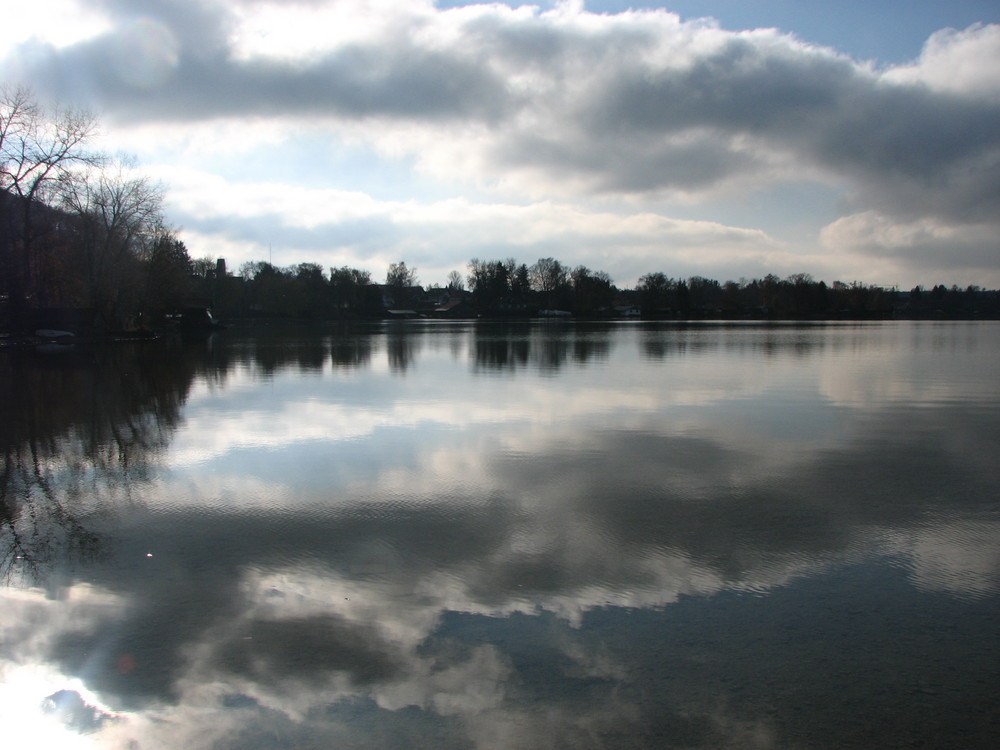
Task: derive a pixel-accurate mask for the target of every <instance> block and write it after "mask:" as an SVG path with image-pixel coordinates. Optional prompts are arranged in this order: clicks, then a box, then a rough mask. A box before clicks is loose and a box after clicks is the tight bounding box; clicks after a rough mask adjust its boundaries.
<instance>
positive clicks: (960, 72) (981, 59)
mask: <svg viewBox="0 0 1000 750" xmlns="http://www.w3.org/2000/svg"><path fill="white" fill-rule="evenodd" d="M997 60H1000V26H997V25H988V26H987V25H982V24H975V25H973V26H970V27H969V28H967V29H961V30H959V29H942V30H941V31H938V32H936V33H935V34H932V35H931V37H930V38H929V39H928V40H927V43H926V44H925V45H924V49H923V52H922V53H921V55H920V59H919V60H917V61H916V62H915V63H914V64H912V65H905V66H899V67H897V68H894V69H891V70H889V71H887V72H886V74H885V78H886V79H888V80H891V81H897V82H901V83H925V84H927V85H928V86H930V87H931V88H933V89H935V90H938V91H943V92H947V93H953V94H961V95H963V96H969V97H975V98H979V97H985V98H989V99H991V100H992V101H994V102H996V101H1000V66H998V65H997Z"/></svg>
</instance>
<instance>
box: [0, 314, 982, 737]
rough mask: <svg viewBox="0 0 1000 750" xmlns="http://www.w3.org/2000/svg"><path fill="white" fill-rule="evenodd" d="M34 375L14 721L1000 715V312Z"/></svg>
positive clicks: (34, 727) (608, 725)
mask: <svg viewBox="0 0 1000 750" xmlns="http://www.w3.org/2000/svg"><path fill="white" fill-rule="evenodd" d="M0 384H2V387H3V394H4V396H3V404H2V411H0V435H2V441H3V446H4V450H5V462H4V467H3V475H2V492H3V504H2V506H0V510H2V518H0V573H2V586H0V683H2V684H0V721H2V724H0V725H2V727H3V734H4V737H5V743H7V742H9V743H10V746H11V747H59V748H76V747H81V748H101V749H104V748H128V749H130V750H138V749H140V748H141V750H157V749H160V748H184V749H185V750H209V749H210V748H211V749H212V750H228V749H230V748H232V749H233V750H235V749H237V748H239V749H240V750H253V749H255V748H323V749H326V748H372V749H374V748H380V749H384V748H435V749H450V748H477V749H494V748H518V749H528V750H534V749H536V748H537V749H543V748H544V749H549V748H831V749H833V748H837V749H843V748H865V750H871V749H873V748H915V747H921V748H963V749H968V748H991V749H992V748H993V747H995V746H996V741H997V737H998V736H1000V702H998V700H997V689H998V687H1000V502H998V500H1000V498H998V494H1000V493H998V483H997V469H998V465H1000V460H998V459H1000V324H997V323H992V322H959V323H951V322H947V323H946V322H934V323H926V322H924V323H909V322H898V323H895V322H893V323H866V324H836V325H833V324H829V325H828V324H813V325H792V324H787V325H782V324H770V325H764V324H717V323H704V324H693V325H677V324H669V323H641V322H628V323H592V324H588V323H573V322H566V321H553V322H543V321H537V322H524V323H511V324H498V323H486V322H436V321H435V322H391V323H374V324H370V325H360V324H359V325H355V326H351V327H332V326H331V327H329V328H311V329H308V330H305V329H297V328H294V327H281V326H277V325H273V326H266V325H263V324H262V325H259V326H258V327H256V328H254V329H253V330H241V329H239V328H233V329H231V330H227V331H224V332H221V333H217V334H214V335H213V336H212V337H210V338H206V339H202V340H198V341H186V342H182V341H179V340H178V341H174V340H162V341H154V342H146V343H136V344H127V343H118V344H109V345H107V346H102V347H79V348H69V347H66V348H60V349H59V350H57V351H45V352H41V351H26V350H17V351H14V350H6V351H0Z"/></svg>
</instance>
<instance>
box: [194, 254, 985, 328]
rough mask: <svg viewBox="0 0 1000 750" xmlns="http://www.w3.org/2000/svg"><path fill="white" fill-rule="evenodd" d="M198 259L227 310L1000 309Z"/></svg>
mask: <svg viewBox="0 0 1000 750" xmlns="http://www.w3.org/2000/svg"><path fill="white" fill-rule="evenodd" d="M195 266H196V267H198V266H199V264H198V262H197V261H196V262H195ZM200 267H202V268H204V269H206V272H205V277H204V279H203V282H204V283H205V284H206V286H204V287H203V288H204V289H205V292H204V293H205V295H206V296H208V295H211V296H212V297H213V299H214V300H215V303H216V309H217V311H218V312H219V314H220V315H222V316H236V317H243V316H265V317H293V318H321V319H337V318H372V317H385V316H387V315H388V316H392V315H394V314H400V313H404V314H410V315H423V316H428V317H433V316H440V317H445V316H450V317H477V316H482V317H491V318H525V317H534V316H537V315H545V314H553V315H556V314H566V315H572V316H574V317H577V318H609V317H621V316H641V317H643V318H647V319H668V320H697V319H723V320H725V319H730V320H741V319H765V320H766V319H792V320H796V319H799V320H801V319H888V318H918V319H919V318H926V319H934V318H955V319H957V318H984V319H986V318H1000V292H998V291H989V290H984V289H981V288H979V287H976V286H969V287H966V288H964V289H963V288H959V287H957V286H951V287H946V286H944V285H938V286H934V287H932V288H931V289H924V288H923V287H919V286H918V287H915V288H913V289H911V290H908V291H907V290H899V289H895V288H893V289H886V288H884V287H880V286H874V285H868V284H864V283H861V282H857V281H854V282H850V283H845V282H841V281H834V282H833V283H832V284H830V285H828V284H827V283H826V282H824V281H816V280H815V279H813V278H812V277H811V276H810V275H809V274H794V275H792V276H789V277H787V278H784V279H781V278H779V277H777V276H775V275H773V274H771V275H768V276H765V277H764V278H761V279H741V280H739V281H726V282H724V283H720V282H718V281H716V280H714V279H708V278H704V277H701V276H694V277H690V278H688V279H680V278H671V277H669V276H667V275H666V274H665V273H662V272H653V273H647V274H645V275H643V276H642V277H641V278H640V279H639V281H638V283H637V284H636V286H635V287H634V288H631V289H619V288H618V287H616V286H615V284H614V282H613V281H612V279H611V277H610V275H609V274H608V273H606V272H604V271H593V270H591V269H589V268H587V267H586V266H576V267H575V268H571V267H569V266H566V265H564V264H563V263H562V262H560V261H559V260H556V259H554V258H540V259H539V260H538V261H536V262H535V263H534V264H532V265H530V266H529V265H527V264H525V263H520V262H518V261H517V260H516V259H514V258H506V259H503V260H481V259H479V258H473V259H472V260H470V261H469V263H468V273H467V274H466V275H464V276H463V275H462V274H461V273H460V272H458V271H452V272H451V273H450V274H449V276H448V285H447V286H446V287H444V288H440V287H437V286H431V287H428V288H424V287H421V286H419V285H418V282H417V276H416V272H415V270H414V269H411V268H408V267H407V265H406V263H405V262H403V261H400V262H398V263H393V264H391V265H390V266H389V269H388V271H387V272H386V277H385V280H384V283H376V282H375V281H374V280H373V279H372V277H371V274H370V273H369V272H368V271H363V270H360V269H356V268H350V267H347V266H344V267H340V268H331V269H329V271H328V272H324V270H323V268H322V267H321V266H319V265H318V264H315V263H300V264H297V265H293V266H288V267H286V268H280V267H277V266H274V265H272V264H270V263H265V262H261V261H257V262H252V263H245V264H244V265H243V266H242V267H241V268H240V270H239V273H238V274H236V275H233V276H227V277H225V278H222V279H218V278H215V277H214V276H213V273H214V270H213V269H214V268H215V266H214V265H213V264H211V263H208V262H207V261H206V262H204V263H203V264H202V265H201V266H200ZM212 290H214V291H212Z"/></svg>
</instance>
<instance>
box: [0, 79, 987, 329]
mask: <svg viewBox="0 0 1000 750" xmlns="http://www.w3.org/2000/svg"><path fill="white" fill-rule="evenodd" d="M95 127H96V123H95V120H94V119H93V117H91V116H90V115H88V114H86V113H84V112H79V111H75V110H58V111H52V110H46V109H44V108H43V107H41V106H40V105H38V104H37V103H36V102H35V101H34V100H33V99H32V97H31V95H30V93H29V92H28V91H26V90H24V89H13V90H9V89H4V90H0V331H7V332H9V331H26V330H31V329H32V328H33V327H37V326H38V324H39V323H42V322H43V318H42V313H48V314H50V315H51V312H52V311H53V310H61V311H64V312H65V311H75V312H76V313H77V317H78V318H79V317H80V316H81V315H83V316H87V317H89V318H90V320H89V321H85V322H87V323H89V324H90V325H96V326H101V327H104V328H107V329H122V328H135V327H140V326H144V325H147V324H148V323H152V322H155V321H157V320H160V319H163V318H164V317H166V316H168V315H171V314H173V313H176V312H177V311H178V310H180V309H182V308H184V307H185V306H192V305H198V306H204V307H213V308H214V310H215V312H216V314H217V315H220V316H223V317H237V316H238V317H248V316H261V317H264V316H267V317H287V318H299V319H345V318H373V317H385V316H395V315H404V316H414V315H426V316H432V315H441V316H451V317H474V316H484V317H499V318H508V317H509V318H519V317H531V316H535V315H539V314H543V315H544V314H549V315H573V316H576V317H579V318H603V317H614V316H622V315H628V316H639V315H641V316H642V317H645V318H657V319H677V320H687V319H709V318H712V319H758V318H759V319H786V318H789V319H808V318H889V317H904V318H905V317H908V318H976V317H979V318H1000V292H997V291H986V290H982V289H980V288H978V287H974V286H970V287H967V288H965V289H960V288H958V287H955V286H952V287H945V286H934V287H933V288H931V289H929V290H928V289H924V288H921V287H916V288H914V289H911V290H909V291H900V290H898V289H886V288H883V287H879V286H871V285H866V284H863V283H860V282H851V283H844V282H841V281H834V282H833V283H832V284H831V285H829V286H828V285H827V284H826V283H825V282H823V281H815V280H814V279H813V278H812V277H811V276H809V275H808V274H795V275H793V276H789V277H788V278H785V279H780V278H778V277H777V276H774V275H768V276H765V277H764V278H762V279H751V280H747V279H741V280H739V281H726V282H724V283H720V282H718V281H715V280H713V279H707V278H704V277H700V276H694V277H691V278H688V279H680V278H672V277H670V276H668V275H667V274H665V273H663V272H659V271H657V272H651V273H647V274H645V275H643V276H642V277H641V278H640V279H639V281H638V283H637V284H636V286H635V287H634V288H632V289H619V288H618V287H616V286H615V284H614V282H613V280H612V279H611V277H610V275H609V274H608V273H606V272H605V271H595V270H592V269H590V268H587V267H586V266H582V265H578V266H576V267H571V266H568V265H564V264H563V263H562V262H561V261H559V260H557V259H555V258H539V259H538V260H537V261H536V262H535V263H533V264H532V265H530V266H529V265H527V264H525V263H521V262H518V261H517V260H516V259H514V258H506V259H499V260H481V259H479V258H473V259H471V260H470V261H469V262H468V267H467V273H466V274H464V275H463V274H462V273H461V272H459V271H457V270H455V271H452V272H451V273H450V274H449V276H448V283H447V286H446V287H444V288H439V287H437V286H432V287H430V288H426V289H425V288H423V287H421V286H420V285H419V282H418V279H417V274H416V269H413V268H410V267H408V266H407V265H406V263H405V262H404V261H399V262H397V263H392V264H390V266H389V267H388V270H387V272H386V276H385V280H384V283H376V282H375V281H374V280H373V279H372V277H371V274H370V272H368V271H365V270H361V269H357V268H351V267H348V266H343V267H339V268H330V269H328V270H327V269H324V268H323V267H322V266H320V265H319V264H316V263H299V264H296V265H293V266H288V267H284V268H283V267H279V266H275V265H273V264H271V263H269V262H264V261H254V262H249V263H244V264H243V265H242V266H241V267H240V268H239V270H238V273H236V274H232V273H230V272H228V271H227V270H226V267H225V263H224V262H223V261H221V260H218V259H213V258H212V257H211V256H208V257H203V258H199V259H194V260H193V259H192V258H191V257H190V255H189V254H188V250H187V248H186V247H185V246H184V243H183V242H181V241H180V240H179V239H178V238H177V233H176V231H175V230H173V229H172V228H170V227H169V226H167V224H166V222H165V220H164V216H163V211H162V203H163V190H162V188H161V186H159V185H158V184H156V183H154V182H151V181H150V180H149V179H148V178H146V177H143V176H142V175H140V174H138V173H137V172H136V170H135V169H134V167H133V165H131V164H130V163H129V162H128V161H127V160H122V159H117V160H116V159H110V158H108V157H106V156H103V155H101V154H97V153H94V152H92V151H90V150H88V142H89V140H90V139H91V137H92V135H93V134H94V132H95ZM50 324H51V323H50Z"/></svg>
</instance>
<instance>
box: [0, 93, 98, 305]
mask: <svg viewBox="0 0 1000 750" xmlns="http://www.w3.org/2000/svg"><path fill="white" fill-rule="evenodd" d="M95 130H96V120H95V119H94V117H93V115H91V114H89V113H87V112H84V111H81V110H73V109H63V110H55V111H52V112H49V111H47V110H46V109H45V108H43V107H42V106H41V105H39V104H38V103H37V102H36V101H35V100H34V98H33V97H32V95H31V93H30V92H29V91H28V89H25V88H16V89H2V90H0V190H2V191H4V192H5V193H6V195H4V196H3V200H4V203H5V204H6V206H5V208H6V209H7V210H5V211H4V214H5V217H4V218H5V225H4V226H3V227H2V228H0V270H2V271H3V274H2V276H3V278H4V279H6V285H7V288H6V290H4V291H6V293H7V294H8V295H9V300H10V304H11V308H12V313H13V317H14V321H15V324H18V323H21V322H22V320H21V319H22V317H23V312H24V309H25V307H26V303H27V300H28V298H29V297H31V296H33V295H34V294H35V292H36V291H37V290H36V289H35V286H36V284H37V283H38V279H37V272H36V271H37V269H36V268H35V260H36V259H35V257H34V240H35V226H34V223H35V222H34V218H35V216H34V214H35V212H36V211H37V210H39V207H40V205H41V204H42V203H43V202H44V201H46V200H47V199H49V198H51V195H52V191H53V189H54V188H56V187H58V186H61V185H62V184H64V183H65V182H66V181H67V180H68V179H69V178H70V176H71V174H72V172H73V170H74V169H76V168H78V167H80V166H82V165H91V164H95V163H96V162H97V161H98V159H97V157H96V156H94V155H93V154H90V153H88V152H87V151H86V150H85V148H84V147H85V144H86V141H87V140H88V139H89V138H90V137H91V136H93V135H94V133H95Z"/></svg>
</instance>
